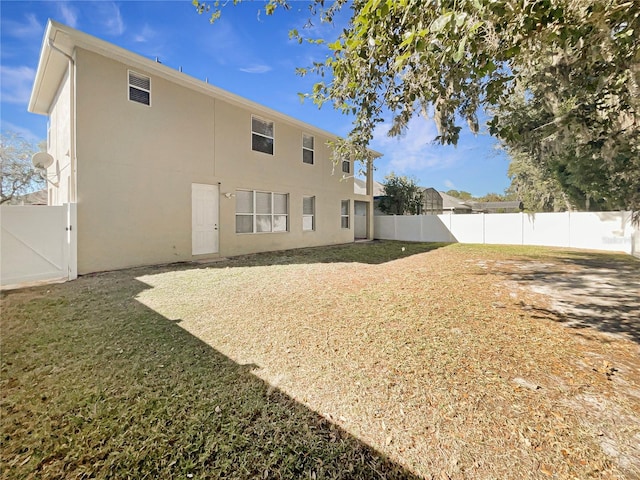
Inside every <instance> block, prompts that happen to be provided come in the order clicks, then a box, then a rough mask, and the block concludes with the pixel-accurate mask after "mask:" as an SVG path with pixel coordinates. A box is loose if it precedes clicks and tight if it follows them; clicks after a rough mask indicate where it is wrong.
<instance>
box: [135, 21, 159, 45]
mask: <svg viewBox="0 0 640 480" xmlns="http://www.w3.org/2000/svg"><path fill="white" fill-rule="evenodd" d="M155 36H156V31H155V30H154V29H152V28H151V27H150V26H149V24H147V23H145V24H144V26H143V27H142V30H140V31H139V32H138V33H137V34H136V35H134V36H133V41H134V42H137V43H146V42H148V41H149V40H151V39H152V38H154V37H155Z"/></svg>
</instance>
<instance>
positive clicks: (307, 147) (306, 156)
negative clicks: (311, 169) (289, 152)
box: [302, 133, 313, 165]
mask: <svg viewBox="0 0 640 480" xmlns="http://www.w3.org/2000/svg"><path fill="white" fill-rule="evenodd" d="M302 162H303V163H308V164H309V165H313V135H307V134H306V133H303V134H302Z"/></svg>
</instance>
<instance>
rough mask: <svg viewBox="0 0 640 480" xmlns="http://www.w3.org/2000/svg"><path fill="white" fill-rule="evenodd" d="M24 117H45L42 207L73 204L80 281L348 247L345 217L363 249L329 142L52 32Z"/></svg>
mask: <svg viewBox="0 0 640 480" xmlns="http://www.w3.org/2000/svg"><path fill="white" fill-rule="evenodd" d="M29 111H31V112H35V113H39V114H43V115H48V116H49V127H48V135H47V137H48V138H47V144H48V153H49V154H50V155H51V156H52V157H53V164H52V165H51V166H49V167H48V170H47V175H48V177H49V179H51V182H50V185H49V192H48V193H49V199H48V200H49V204H50V205H59V204H63V203H77V226H76V228H77V238H78V240H77V262H78V273H80V274H82V273H88V272H95V271H101V270H111V269H117V268H125V267H130V266H136V265H150V264H160V263H168V262H178V261H192V260H198V259H207V258H215V257H217V256H232V255H239V254H246V253H254V252H261V251H273V250H282V249H290V248H298V247H307V246H319V245H330V244H340V243H348V242H353V241H354V237H355V231H356V228H355V225H354V224H355V223H356V221H355V220H356V219H355V218H354V213H355V212H356V209H357V210H358V211H359V212H362V211H365V212H366V215H364V218H363V216H362V215H360V217H359V218H358V221H357V223H358V224H359V228H358V231H359V232H360V233H359V235H358V236H360V237H362V236H365V237H366V238H372V236H373V221H372V217H371V215H372V211H373V209H372V196H371V191H372V188H369V189H368V193H364V194H363V193H360V194H356V193H354V184H353V170H354V165H353V162H352V159H349V160H344V161H340V162H339V163H337V164H334V163H333V159H332V152H331V150H330V148H329V147H328V146H327V141H329V140H331V139H334V138H335V136H334V135H332V134H331V133H328V132H326V131H324V130H321V129H319V128H316V127H314V126H312V125H309V124H306V123H303V122H301V121H298V120H296V119H294V118H291V117H289V116H287V115H284V114H282V113H279V112H277V111H275V110H272V109H269V108H266V107H264V106H262V105H260V104H257V103H255V102H251V101H249V100H246V99H244V98H242V97H240V96H237V95H234V94H231V93H229V92H227V91H224V90H222V89H220V88H216V87H215V86H213V85H210V84H208V83H207V82H203V81H200V80H198V79H195V78H192V77H190V76H188V75H186V74H184V73H182V72H180V71H178V70H175V69H172V68H170V67H168V66H166V65H163V64H160V63H157V62H155V61H153V60H151V59H148V58H145V57H142V56H140V55H137V54H135V53H132V52H130V51H127V50H124V49H122V48H119V47H117V46H115V45H113V44H110V43H108V42H105V41H103V40H100V39H98V38H95V37H93V36H90V35H87V34H85V33H83V32H80V31H77V30H75V29H72V28H69V27H67V26H64V25H61V24H59V23H56V22H53V21H49V23H48V25H47V29H46V32H45V36H44V41H43V45H42V52H41V56H40V61H39V65H38V70H37V73H36V78H35V82H34V86H33V92H32V95H31V99H30V102H29ZM370 171H371V169H369V172H370ZM371 182H372V179H371V174H370V173H369V175H368V182H367V183H368V184H369V186H371ZM363 222H364V223H363ZM363 232H364V235H363Z"/></svg>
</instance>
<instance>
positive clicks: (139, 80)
mask: <svg viewBox="0 0 640 480" xmlns="http://www.w3.org/2000/svg"><path fill="white" fill-rule="evenodd" d="M129 100H131V101H132V102H137V103H142V104H143V105H149V106H150V105H151V79H150V78H149V77H145V76H144V75H140V74H139V73H136V72H132V71H131V70H129Z"/></svg>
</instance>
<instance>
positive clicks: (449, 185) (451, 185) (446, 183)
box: [444, 179, 457, 190]
mask: <svg viewBox="0 0 640 480" xmlns="http://www.w3.org/2000/svg"><path fill="white" fill-rule="evenodd" d="M444 186H445V187H447V188H448V189H450V190H457V188H456V186H455V184H454V183H453V182H452V181H451V180H449V179H447V180H445V181H444Z"/></svg>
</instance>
